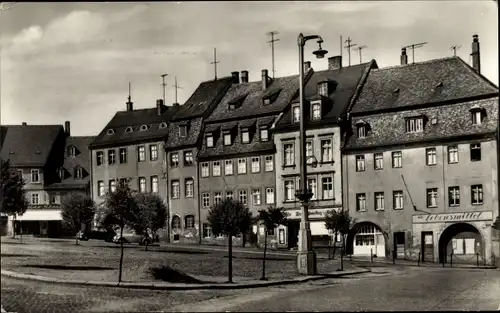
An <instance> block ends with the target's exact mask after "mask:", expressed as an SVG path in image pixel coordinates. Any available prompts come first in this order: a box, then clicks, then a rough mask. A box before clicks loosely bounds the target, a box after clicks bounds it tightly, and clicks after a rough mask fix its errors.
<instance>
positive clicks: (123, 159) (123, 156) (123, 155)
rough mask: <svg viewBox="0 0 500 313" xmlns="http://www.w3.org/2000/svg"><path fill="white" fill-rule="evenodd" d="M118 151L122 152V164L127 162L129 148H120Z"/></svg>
mask: <svg viewBox="0 0 500 313" xmlns="http://www.w3.org/2000/svg"><path fill="white" fill-rule="evenodd" d="M118 153H119V154H120V156H119V158H120V160H119V162H120V164H125V163H127V148H120V149H118Z"/></svg>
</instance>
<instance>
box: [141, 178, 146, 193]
mask: <svg viewBox="0 0 500 313" xmlns="http://www.w3.org/2000/svg"><path fill="white" fill-rule="evenodd" d="M139 192H146V178H145V177H139Z"/></svg>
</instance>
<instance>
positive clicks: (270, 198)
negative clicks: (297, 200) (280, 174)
mask: <svg viewBox="0 0 500 313" xmlns="http://www.w3.org/2000/svg"><path fill="white" fill-rule="evenodd" d="M273 203H274V188H266V204H273Z"/></svg>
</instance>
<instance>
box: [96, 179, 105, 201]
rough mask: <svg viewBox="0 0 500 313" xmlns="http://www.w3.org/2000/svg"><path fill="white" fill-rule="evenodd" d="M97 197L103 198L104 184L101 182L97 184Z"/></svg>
mask: <svg viewBox="0 0 500 313" xmlns="http://www.w3.org/2000/svg"><path fill="white" fill-rule="evenodd" d="M97 195H98V196H99V197H102V196H104V182H103V181H102V180H99V181H98V182H97Z"/></svg>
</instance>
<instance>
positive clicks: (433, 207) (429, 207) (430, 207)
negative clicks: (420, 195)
mask: <svg viewBox="0 0 500 313" xmlns="http://www.w3.org/2000/svg"><path fill="white" fill-rule="evenodd" d="M437 207H438V206H437V205H434V206H427V208H428V209H435V208H437Z"/></svg>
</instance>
